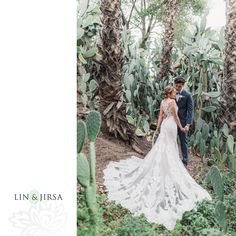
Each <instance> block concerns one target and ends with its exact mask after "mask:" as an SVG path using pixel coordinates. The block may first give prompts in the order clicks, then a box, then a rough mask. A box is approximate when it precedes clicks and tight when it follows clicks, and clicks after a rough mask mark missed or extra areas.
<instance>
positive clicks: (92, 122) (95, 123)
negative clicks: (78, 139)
mask: <svg viewBox="0 0 236 236" xmlns="http://www.w3.org/2000/svg"><path fill="white" fill-rule="evenodd" d="M100 126H101V115H100V113H99V112H97V111H91V112H90V113H89V114H88V117H87V130H88V137H89V141H90V142H94V141H95V139H96V137H97V136H98V133H99V130H100Z"/></svg>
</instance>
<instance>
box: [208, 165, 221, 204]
mask: <svg viewBox="0 0 236 236" xmlns="http://www.w3.org/2000/svg"><path fill="white" fill-rule="evenodd" d="M207 179H208V180H210V182H211V185H212V186H213V189H214V192H215V194H216V195H217V197H218V198H219V200H221V201H222V200H223V198H224V185H223V180H222V178H221V174H220V171H219V169H218V168H217V167H216V166H212V167H211V169H210V170H209V172H208V174H207Z"/></svg>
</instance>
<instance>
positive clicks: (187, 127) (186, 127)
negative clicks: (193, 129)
mask: <svg viewBox="0 0 236 236" xmlns="http://www.w3.org/2000/svg"><path fill="white" fill-rule="evenodd" d="M184 129H185V133H187V132H188V131H189V124H187V125H185V127H184Z"/></svg>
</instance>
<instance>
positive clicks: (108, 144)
mask: <svg viewBox="0 0 236 236" xmlns="http://www.w3.org/2000/svg"><path fill="white" fill-rule="evenodd" d="M95 146H96V180H97V186H98V192H100V193H103V192H105V188H104V185H103V170H104V169H105V167H106V165H107V164H108V163H109V162H110V161H119V160H121V159H127V158H129V157H130V156H132V155H135V156H137V157H140V158H144V157H145V155H146V154H147V153H148V151H149V150H150V149H151V146H152V143H151V141H148V140H147V139H145V140H142V142H141V143H140V145H139V147H140V149H141V150H142V151H144V153H145V154H144V155H140V154H138V153H136V152H135V151H134V150H133V149H132V148H131V146H130V145H128V144H125V143H124V142H122V141H121V140H119V139H116V138H115V137H110V136H107V135H106V134H103V133H100V134H99V136H98V138H97V139H96V142H95ZM84 152H85V153H88V145H87V143H86V144H85V148H84ZM200 168H201V159H200V157H198V156H194V155H193V154H192V153H190V156H189V164H188V167H187V169H188V171H189V173H190V175H191V176H192V177H193V178H194V179H196V180H197V179H198V178H199V177H200V172H201V171H200Z"/></svg>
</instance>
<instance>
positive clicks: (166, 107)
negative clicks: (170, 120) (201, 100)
mask: <svg viewBox="0 0 236 236" xmlns="http://www.w3.org/2000/svg"><path fill="white" fill-rule="evenodd" d="M173 104H175V105H176V103H175V100H162V101H161V108H162V109H163V112H164V114H165V115H166V116H167V117H170V116H173V112H172V109H171V107H172V105H173ZM176 108H178V107H177V106H176Z"/></svg>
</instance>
